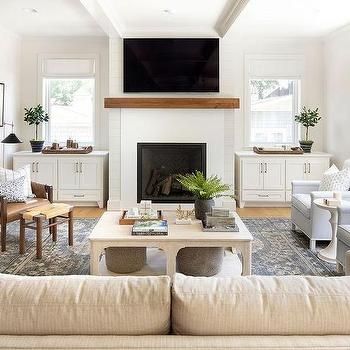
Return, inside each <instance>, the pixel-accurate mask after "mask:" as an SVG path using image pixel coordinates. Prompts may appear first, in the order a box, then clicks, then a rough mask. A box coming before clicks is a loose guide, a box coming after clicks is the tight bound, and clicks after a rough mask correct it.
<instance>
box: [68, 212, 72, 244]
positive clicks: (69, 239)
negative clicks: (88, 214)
mask: <svg viewBox="0 0 350 350" xmlns="http://www.w3.org/2000/svg"><path fill="white" fill-rule="evenodd" d="M68 217H69V222H68V244H69V245H73V210H71V211H70V212H69V213H68Z"/></svg>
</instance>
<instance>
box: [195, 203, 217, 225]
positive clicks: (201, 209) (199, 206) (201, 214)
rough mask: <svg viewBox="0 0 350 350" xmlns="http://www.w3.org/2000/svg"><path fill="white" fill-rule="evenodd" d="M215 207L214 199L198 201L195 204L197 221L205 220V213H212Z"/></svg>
mask: <svg viewBox="0 0 350 350" xmlns="http://www.w3.org/2000/svg"><path fill="white" fill-rule="evenodd" d="M214 205H215V201H214V199H196V201H195V202H194V210H195V215H196V219H198V220H202V221H203V220H205V213H210V212H211V208H212V207H213V206H214Z"/></svg>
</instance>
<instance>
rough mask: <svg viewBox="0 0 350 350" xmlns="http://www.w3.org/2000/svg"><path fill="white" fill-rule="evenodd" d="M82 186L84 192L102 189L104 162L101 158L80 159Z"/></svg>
mask: <svg viewBox="0 0 350 350" xmlns="http://www.w3.org/2000/svg"><path fill="white" fill-rule="evenodd" d="M79 175H80V186H79V188H80V189H82V190H88V189H89V190H98V189H102V162H101V159H100V158H90V157H89V158H88V157H87V158H80V159H79Z"/></svg>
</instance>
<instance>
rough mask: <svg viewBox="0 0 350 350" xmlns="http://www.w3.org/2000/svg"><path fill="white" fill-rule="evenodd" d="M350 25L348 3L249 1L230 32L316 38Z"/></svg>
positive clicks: (334, 0) (338, 0) (329, 0)
mask: <svg viewBox="0 0 350 350" xmlns="http://www.w3.org/2000/svg"><path fill="white" fill-rule="evenodd" d="M348 23H350V0H250V1H249V3H248V4H247V6H246V7H245V8H244V10H243V11H242V13H241V15H240V16H239V17H238V19H237V20H236V22H235V23H234V24H233V26H232V27H231V29H230V32H231V33H237V34H241V35H256V36H277V37H286V36H293V37H316V36H323V35H326V34H328V33H330V32H332V31H334V30H336V29H338V28H341V27H343V26H344V25H346V24H348Z"/></svg>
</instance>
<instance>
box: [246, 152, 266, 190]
mask: <svg viewBox="0 0 350 350" xmlns="http://www.w3.org/2000/svg"><path fill="white" fill-rule="evenodd" d="M241 166H242V189H243V190H262V189H263V176H264V174H263V162H262V160H260V159H254V158H247V159H243V160H242V163H241Z"/></svg>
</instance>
